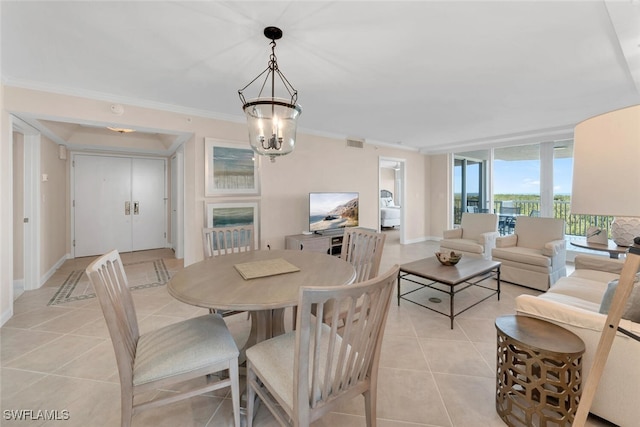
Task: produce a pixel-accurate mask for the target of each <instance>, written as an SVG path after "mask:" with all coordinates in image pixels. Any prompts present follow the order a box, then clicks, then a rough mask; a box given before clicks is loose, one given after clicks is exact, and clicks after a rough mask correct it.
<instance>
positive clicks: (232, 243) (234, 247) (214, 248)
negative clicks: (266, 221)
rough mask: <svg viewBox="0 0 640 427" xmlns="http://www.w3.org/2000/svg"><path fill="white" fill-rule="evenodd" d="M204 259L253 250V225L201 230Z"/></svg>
mask: <svg viewBox="0 0 640 427" xmlns="http://www.w3.org/2000/svg"><path fill="white" fill-rule="evenodd" d="M202 243H203V245H204V257H205V259H206V258H212V257H214V256H219V255H228V254H232V253H238V252H248V251H253V250H255V235H254V227H253V225H242V226H231V227H212V228H204V229H203V230H202Z"/></svg>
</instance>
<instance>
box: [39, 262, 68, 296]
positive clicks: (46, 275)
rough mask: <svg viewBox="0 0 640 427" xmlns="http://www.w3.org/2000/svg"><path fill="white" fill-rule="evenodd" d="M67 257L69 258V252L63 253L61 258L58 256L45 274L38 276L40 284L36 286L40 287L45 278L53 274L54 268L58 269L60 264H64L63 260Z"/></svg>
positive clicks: (47, 278)
mask: <svg viewBox="0 0 640 427" xmlns="http://www.w3.org/2000/svg"><path fill="white" fill-rule="evenodd" d="M68 259H71V254H65V255H64V256H63V257H62V258H60V259H59V260H58V262H56V263H55V264H54V265H53V267H51V268H50V269H49V271H47V272H46V273H45V275H44V276H42V277H41V278H40V284H39V285H38V287H39V288H40V287H41V286H42V285H44V284H45V283H46V282H47V280H49V279H50V278H51V276H53V274H54V273H55V272H56V270H57V269H59V268H60V267H61V266H62V264H64V262H65V261H66V260H68Z"/></svg>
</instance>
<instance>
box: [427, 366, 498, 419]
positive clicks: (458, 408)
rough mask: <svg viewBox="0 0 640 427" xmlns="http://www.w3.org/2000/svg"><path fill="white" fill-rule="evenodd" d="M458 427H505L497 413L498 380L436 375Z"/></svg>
mask: <svg viewBox="0 0 640 427" xmlns="http://www.w3.org/2000/svg"><path fill="white" fill-rule="evenodd" d="M434 377H435V381H436V383H437V384H438V389H439V390H440V393H441V395H442V399H443V400H444V404H445V406H446V407H447V412H448V413H449V415H450V416H451V419H452V421H453V425H454V426H460V427H503V426H504V423H503V422H502V420H501V419H500V417H499V416H498V414H497V413H496V410H495V387H496V384H495V378H494V377H491V378H489V377H487V378H484V377H476V376H468V375H447V374H437V373H435V374H434Z"/></svg>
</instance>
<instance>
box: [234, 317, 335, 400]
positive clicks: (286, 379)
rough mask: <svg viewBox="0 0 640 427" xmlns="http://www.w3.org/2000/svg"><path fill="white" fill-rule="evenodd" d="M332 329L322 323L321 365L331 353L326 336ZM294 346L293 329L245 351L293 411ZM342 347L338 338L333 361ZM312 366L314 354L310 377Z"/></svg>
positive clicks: (321, 374) (321, 375)
mask: <svg viewBox="0 0 640 427" xmlns="http://www.w3.org/2000/svg"><path fill="white" fill-rule="evenodd" d="M329 331H330V327H329V325H327V324H326V323H323V324H322V336H323V338H322V344H321V350H320V358H321V363H320V366H321V367H323V366H324V365H325V360H326V358H327V355H328V354H329V347H328V345H329V340H328V336H327V335H328V333H329ZM312 336H313V335H312ZM338 338H339V336H338ZM312 341H313V338H312ZM313 346H314V345H313V342H311V345H310V348H313ZM295 347H296V333H295V331H292V332H289V333H287V334H284V335H280V336H277V337H275V338H271V339H268V340H266V341H262V342H261V343H258V344H256V345H254V346H252V347H249V348H248V349H247V353H246V355H247V360H249V361H250V362H251V364H252V365H253V369H254V371H255V372H256V373H258V377H259V378H261V379H263V380H264V381H266V382H268V383H269V385H270V388H271V389H272V391H273V392H274V394H275V395H278V396H280V397H281V398H282V399H283V401H284V402H285V403H286V405H287V406H288V408H287V411H288V412H290V411H291V408H292V407H293V377H294V360H295ZM339 347H340V340H339V339H338V340H337V341H336V343H335V348H336V350H335V351H336V354H334V361H337V360H338V354H337V349H338V348H339ZM336 364H337V363H334V366H333V369H334V371H335V368H336V366H335V365H336ZM312 366H313V355H309V376H311V369H312ZM320 378H324V372H323V371H322V368H321V372H320ZM309 387H311V384H310V385H309Z"/></svg>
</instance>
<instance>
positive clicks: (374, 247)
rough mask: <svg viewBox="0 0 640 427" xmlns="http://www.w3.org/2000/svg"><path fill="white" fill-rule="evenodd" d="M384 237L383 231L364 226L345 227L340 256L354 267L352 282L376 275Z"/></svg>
mask: <svg viewBox="0 0 640 427" xmlns="http://www.w3.org/2000/svg"><path fill="white" fill-rule="evenodd" d="M386 237H387V236H386V235H385V234H384V233H379V232H376V231H371V230H366V229H364V228H347V229H345V231H344V235H343V236H342V248H341V251H340V258H342V259H343V260H345V261H347V262H348V263H350V264H351V265H353V267H354V268H355V270H356V279H355V281H354V283H359V282H362V281H365V280H369V279H372V278H374V277H376V276H377V275H378V272H379V270H380V261H381V259H382V250H383V248H384V241H385V238H386Z"/></svg>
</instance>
